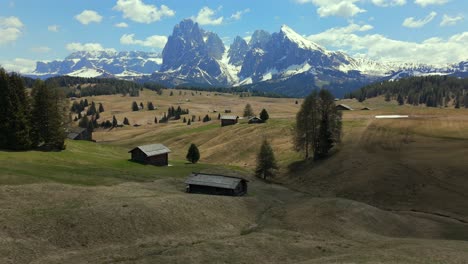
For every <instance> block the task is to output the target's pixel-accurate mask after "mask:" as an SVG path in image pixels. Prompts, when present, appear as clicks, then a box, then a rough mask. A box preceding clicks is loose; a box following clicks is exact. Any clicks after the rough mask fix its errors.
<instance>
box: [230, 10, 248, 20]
mask: <svg viewBox="0 0 468 264" xmlns="http://www.w3.org/2000/svg"><path fill="white" fill-rule="evenodd" d="M248 12H250V8H247V9H244V10H242V11H237V12H236V13H234V14H232V16H231V19H234V20H240V19H241V18H242V15H244V14H246V13H248Z"/></svg>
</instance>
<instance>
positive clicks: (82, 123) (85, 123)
mask: <svg viewBox="0 0 468 264" xmlns="http://www.w3.org/2000/svg"><path fill="white" fill-rule="evenodd" d="M78 126H79V127H82V128H88V126H89V119H88V116H84V117H83V118H81V120H80V122H79V123H78Z"/></svg>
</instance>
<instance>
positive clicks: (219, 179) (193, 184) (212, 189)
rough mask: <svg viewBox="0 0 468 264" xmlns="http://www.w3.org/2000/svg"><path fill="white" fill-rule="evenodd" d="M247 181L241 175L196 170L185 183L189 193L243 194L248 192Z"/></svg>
mask: <svg viewBox="0 0 468 264" xmlns="http://www.w3.org/2000/svg"><path fill="white" fill-rule="evenodd" d="M247 182H248V181H247V180H245V179H242V178H239V177H233V176H225V175H219V174H206V173H195V172H194V173H192V174H190V176H189V177H188V179H187V180H186V181H185V184H186V191H187V192H188V193H204V194H215V195H230V196H242V195H245V194H246V193H247Z"/></svg>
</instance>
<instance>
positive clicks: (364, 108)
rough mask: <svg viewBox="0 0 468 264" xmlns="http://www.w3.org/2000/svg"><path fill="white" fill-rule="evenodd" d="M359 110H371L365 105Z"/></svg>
mask: <svg viewBox="0 0 468 264" xmlns="http://www.w3.org/2000/svg"><path fill="white" fill-rule="evenodd" d="M361 110H372V109H371V108H369V107H367V106H366V107H363V108H362V109H361Z"/></svg>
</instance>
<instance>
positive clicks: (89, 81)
mask: <svg viewBox="0 0 468 264" xmlns="http://www.w3.org/2000/svg"><path fill="white" fill-rule="evenodd" d="M45 82H46V84H50V83H56V84H57V85H58V86H59V87H62V89H63V90H64V91H65V94H66V95H67V97H85V96H93V95H111V94H122V95H130V96H138V95H139V92H140V90H141V89H143V85H140V84H137V83H135V82H131V81H124V80H118V79H111V78H81V77H71V76H58V77H52V78H49V79H47V80H46V81H45Z"/></svg>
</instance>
